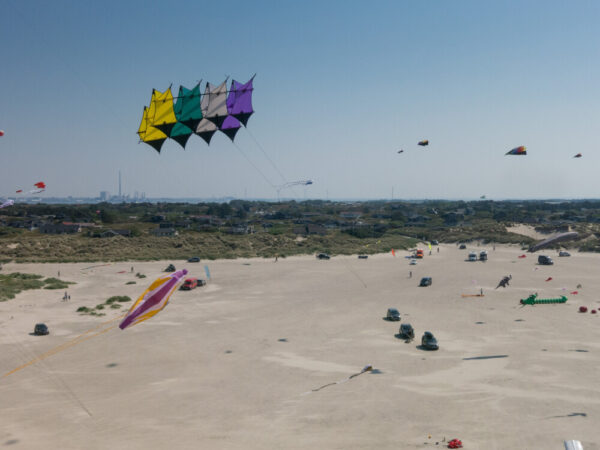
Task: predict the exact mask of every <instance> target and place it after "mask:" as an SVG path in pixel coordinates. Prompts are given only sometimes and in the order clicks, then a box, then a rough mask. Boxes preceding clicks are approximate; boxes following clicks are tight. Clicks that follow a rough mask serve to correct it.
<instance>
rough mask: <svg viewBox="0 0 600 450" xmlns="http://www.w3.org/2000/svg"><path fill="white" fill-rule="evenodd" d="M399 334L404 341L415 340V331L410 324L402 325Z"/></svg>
mask: <svg viewBox="0 0 600 450" xmlns="http://www.w3.org/2000/svg"><path fill="white" fill-rule="evenodd" d="M398 334H399V335H400V337H401V338H403V339H414V338H415V330H414V328H413V327H412V325H411V324H410V323H403V324H402V325H400V330H399V331H398Z"/></svg>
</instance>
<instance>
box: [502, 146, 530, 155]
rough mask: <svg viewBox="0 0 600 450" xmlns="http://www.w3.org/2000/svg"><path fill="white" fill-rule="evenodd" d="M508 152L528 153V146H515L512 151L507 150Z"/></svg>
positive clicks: (511, 153) (512, 153)
mask: <svg viewBox="0 0 600 450" xmlns="http://www.w3.org/2000/svg"><path fill="white" fill-rule="evenodd" d="M506 154H507V155H526V154H527V148H526V147H525V146H524V145H521V146H520V147H515V148H513V149H512V150H511V151H509V152H506Z"/></svg>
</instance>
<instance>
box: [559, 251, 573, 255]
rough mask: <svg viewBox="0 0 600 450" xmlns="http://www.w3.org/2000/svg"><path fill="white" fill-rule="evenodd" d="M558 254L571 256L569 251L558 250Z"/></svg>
mask: <svg viewBox="0 0 600 450" xmlns="http://www.w3.org/2000/svg"><path fill="white" fill-rule="evenodd" d="M558 256H571V254H570V253H569V252H558Z"/></svg>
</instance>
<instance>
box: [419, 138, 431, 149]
mask: <svg viewBox="0 0 600 450" xmlns="http://www.w3.org/2000/svg"><path fill="white" fill-rule="evenodd" d="M419 145H420V146H421V147H425V146H427V145H429V141H428V140H427V139H425V140H424V141H419Z"/></svg>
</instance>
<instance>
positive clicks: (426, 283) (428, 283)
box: [419, 277, 432, 287]
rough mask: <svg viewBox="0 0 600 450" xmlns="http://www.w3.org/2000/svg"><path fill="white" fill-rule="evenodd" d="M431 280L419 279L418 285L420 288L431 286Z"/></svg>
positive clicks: (428, 278)
mask: <svg viewBox="0 0 600 450" xmlns="http://www.w3.org/2000/svg"><path fill="white" fill-rule="evenodd" d="M431 283H432V280H431V277H423V278H421V282H420V283H419V286H420V287H425V286H431Z"/></svg>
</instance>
